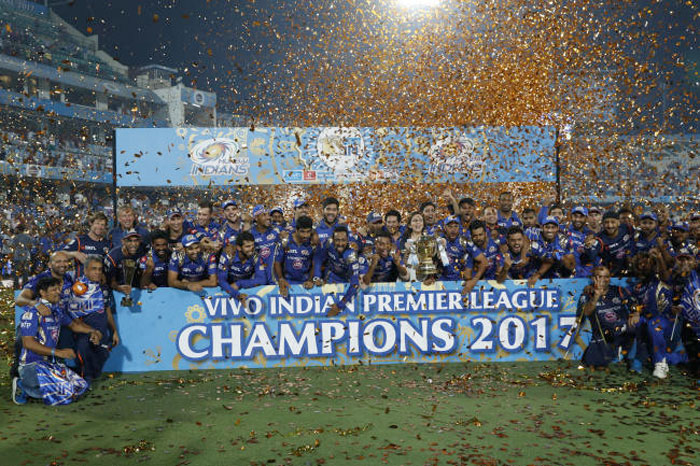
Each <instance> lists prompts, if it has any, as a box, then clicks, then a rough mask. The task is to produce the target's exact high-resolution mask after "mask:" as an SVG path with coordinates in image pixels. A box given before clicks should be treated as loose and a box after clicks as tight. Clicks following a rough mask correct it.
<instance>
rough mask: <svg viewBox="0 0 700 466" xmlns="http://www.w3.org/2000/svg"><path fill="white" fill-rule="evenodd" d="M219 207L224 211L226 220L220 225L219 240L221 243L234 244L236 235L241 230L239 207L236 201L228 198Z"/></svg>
mask: <svg viewBox="0 0 700 466" xmlns="http://www.w3.org/2000/svg"><path fill="white" fill-rule="evenodd" d="M221 208H222V209H223V211H224V218H225V219H226V221H225V222H224V224H223V225H222V226H221V240H222V241H223V244H236V236H238V234H239V233H240V232H241V231H243V225H241V209H240V208H239V207H238V203H237V202H236V201H234V200H233V199H230V200H228V201H226V202H224V203H223V205H222V206H221Z"/></svg>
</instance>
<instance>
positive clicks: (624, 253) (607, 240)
mask: <svg viewBox="0 0 700 466" xmlns="http://www.w3.org/2000/svg"><path fill="white" fill-rule="evenodd" d="M598 237H599V238H600V240H601V241H602V242H603V248H602V252H601V256H602V258H603V263H604V264H605V265H606V266H607V267H608V269H610V273H611V274H612V275H613V276H617V275H620V273H621V272H622V271H623V270H625V269H626V268H627V261H628V259H629V255H630V253H631V252H632V234H631V233H630V231H629V230H628V229H627V227H626V226H625V225H620V228H619V230H618V232H617V235H616V236H615V237H610V236H608V235H607V234H606V233H605V230H603V231H601V233H600V235H599V236H598Z"/></svg>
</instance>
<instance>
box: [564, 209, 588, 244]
mask: <svg viewBox="0 0 700 466" xmlns="http://www.w3.org/2000/svg"><path fill="white" fill-rule="evenodd" d="M587 219H588V209H586V208H585V207H583V206H576V207H574V208H573V209H571V223H570V224H569V226H568V227H567V228H565V229H564V233H565V234H566V235H567V236H568V237H569V238H571V241H572V242H573V244H574V247H578V246H581V245H583V242H584V241H585V240H586V237H587V236H589V235H592V234H593V232H592V231H591V230H590V229H589V228H588V227H587V226H586V221H587Z"/></svg>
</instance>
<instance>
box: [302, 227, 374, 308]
mask: <svg viewBox="0 0 700 466" xmlns="http://www.w3.org/2000/svg"><path fill="white" fill-rule="evenodd" d="M365 267H366V260H365V258H364V257H363V256H358V254H357V252H356V251H355V250H354V249H353V248H351V247H350V234H349V232H348V229H347V227H345V226H343V225H340V226H337V227H335V230H333V236H332V237H331V238H330V239H329V240H327V241H326V242H325V244H323V246H320V247H319V248H317V251H316V256H315V257H314V279H315V280H317V283H318V284H319V285H320V284H322V283H323V282H324V281H325V282H326V283H347V284H348V285H347V288H346V290H345V294H344V295H343V297H342V298H341V299H340V300H339V301H338V302H336V303H333V305H332V306H331V309H330V310H329V311H328V314H327V315H328V316H329V317H333V316H334V315H337V314H338V313H339V312H340V311H342V310H343V309H345V306H346V305H347V304H348V303H349V302H350V301H351V300H352V298H354V297H355V295H356V294H357V291H358V290H359V288H360V271H361V269H363V268H365ZM321 277H323V279H321Z"/></svg>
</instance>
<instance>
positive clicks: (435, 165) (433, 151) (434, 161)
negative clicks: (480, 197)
mask: <svg viewBox="0 0 700 466" xmlns="http://www.w3.org/2000/svg"><path fill="white" fill-rule="evenodd" d="M475 148H476V146H475V144H474V140H473V139H470V138H468V137H466V136H458V137H455V136H446V137H443V138H441V139H439V140H438V141H437V142H436V143H435V144H433V145H432V146H431V147H430V150H429V151H428V156H429V157H430V170H429V171H430V172H442V173H471V174H473V175H481V173H482V172H483V171H484V165H485V161H484V159H483V157H481V156H480V155H479V154H478V153H476V151H475Z"/></svg>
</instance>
